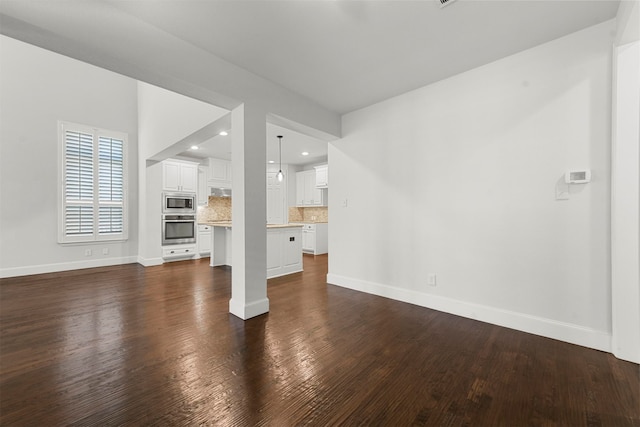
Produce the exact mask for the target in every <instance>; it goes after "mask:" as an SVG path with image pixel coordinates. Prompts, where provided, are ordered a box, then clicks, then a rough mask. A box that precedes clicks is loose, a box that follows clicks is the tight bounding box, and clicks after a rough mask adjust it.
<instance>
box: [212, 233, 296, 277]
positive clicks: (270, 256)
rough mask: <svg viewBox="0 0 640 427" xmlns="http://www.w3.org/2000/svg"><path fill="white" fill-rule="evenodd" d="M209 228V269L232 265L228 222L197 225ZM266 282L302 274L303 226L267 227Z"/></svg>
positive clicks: (230, 235) (230, 236)
mask: <svg viewBox="0 0 640 427" xmlns="http://www.w3.org/2000/svg"><path fill="white" fill-rule="evenodd" d="M200 224H203V225H209V226H211V227H212V229H213V230H212V233H211V261H210V264H209V265H211V266H212V267H216V266H219V265H229V266H231V265H233V264H232V260H231V240H232V224H231V221H206V222H200ZM266 227H267V279H270V278H272V277H278V276H284V275H287V274H292V273H297V272H300V271H302V224H268V225H267V226H266Z"/></svg>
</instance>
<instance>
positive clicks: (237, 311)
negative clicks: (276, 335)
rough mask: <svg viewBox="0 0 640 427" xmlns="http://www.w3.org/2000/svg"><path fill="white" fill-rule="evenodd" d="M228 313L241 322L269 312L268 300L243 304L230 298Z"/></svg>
mask: <svg viewBox="0 0 640 427" xmlns="http://www.w3.org/2000/svg"><path fill="white" fill-rule="evenodd" d="M229 312H230V313H231V314H233V315H234V316H237V317H239V318H241V319H242V320H247V319H251V318H252V317H256V316H260V315H261V314H265V313H268V312H269V298H263V299H261V300H258V301H254V302H250V303H248V304H244V303H243V302H242V301H239V300H237V299H233V298H231V300H230V301H229Z"/></svg>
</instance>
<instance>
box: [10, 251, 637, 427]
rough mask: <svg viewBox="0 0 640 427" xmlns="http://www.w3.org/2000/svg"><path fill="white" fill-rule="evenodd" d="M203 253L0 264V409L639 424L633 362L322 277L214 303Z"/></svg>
mask: <svg viewBox="0 0 640 427" xmlns="http://www.w3.org/2000/svg"><path fill="white" fill-rule="evenodd" d="M207 261H208V260H206V259H205V260H198V261H185V262H177V263H171V264H165V265H163V266H158V267H151V268H146V269H145V268H143V267H141V266H139V265H135V264H134V265H126V266H117V267H107V268H98V269H91V270H79V271H73V272H65V273H56V274H46V275H37V276H27V277H21V278H13V279H2V280H1V281H0V328H1V329H0V425H47V426H53V425H66V424H71V423H77V424H79V425H200V424H201V425H224V426H227V425H237V426H254V425H273V426H289V425H301V424H307V425H318V426H326V425H337V424H342V425H390V426H397V425H474V426H479V425H491V426H493V425H558V426H567V425H603V426H613V425H615V426H625V425H640V409H639V408H640V405H638V402H639V401H640V391H639V390H640V378H639V372H638V365H635V364H632V363H628V362H623V361H620V360H617V359H615V358H614V357H613V356H612V355H610V354H606V353H602V352H599V351H595V350H589V349H586V348H582V347H578V346H574V345H570V344H566V343H562V342H559V341H554V340H551V339H546V338H542V337H537V336H534V335H529V334H525V333H522V332H517V331H514V330H510V329H506V328H500V327H497V326H492V325H488V324H484V323H480V322H476V321H473V320H469V319H463V318H459V317H456V316H452V315H448V314H444V313H440V312H437V311H433V310H428V309H425V308H421V307H417V306H413V305H410V304H405V303H400V302H397V301H392V300H389V299H385V298H380V297H376V296H372V295H367V294H362V293H358V292H354V291H350V290H347V289H343V288H339V287H336V286H332V285H327V284H326V281H325V277H326V272H327V257H326V256H316V257H313V256H305V259H304V262H305V271H304V273H298V274H294V275H291V276H286V277H282V278H277V279H272V280H270V281H269V284H268V296H269V299H270V307H271V311H270V313H269V314H267V315H263V316H260V317H257V318H255V319H251V320H249V321H246V322H243V321H242V320H240V319H238V318H236V317H234V316H233V315H230V314H229V313H228V304H229V298H230V277H231V270H230V268H228V267H216V268H214V269H212V268H210V267H209V266H208V264H207Z"/></svg>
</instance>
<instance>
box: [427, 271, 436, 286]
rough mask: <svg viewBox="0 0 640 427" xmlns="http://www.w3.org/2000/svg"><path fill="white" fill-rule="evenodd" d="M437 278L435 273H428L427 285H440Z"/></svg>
mask: <svg viewBox="0 0 640 427" xmlns="http://www.w3.org/2000/svg"><path fill="white" fill-rule="evenodd" d="M437 283H438V282H437V280H436V275H435V274H428V275H427V285H429V286H438V284H437Z"/></svg>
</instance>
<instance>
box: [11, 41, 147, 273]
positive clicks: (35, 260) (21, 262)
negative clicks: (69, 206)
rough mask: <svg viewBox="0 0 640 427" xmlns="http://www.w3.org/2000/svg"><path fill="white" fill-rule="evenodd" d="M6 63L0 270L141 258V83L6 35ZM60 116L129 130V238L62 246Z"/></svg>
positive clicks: (64, 267) (67, 266) (36, 270)
mask: <svg viewBox="0 0 640 427" xmlns="http://www.w3.org/2000/svg"><path fill="white" fill-rule="evenodd" d="M0 64H1V69H0V110H1V114H0V201H1V203H0V275H2V276H14V275H23V274H31V273H40V272H47V271H59V270H67V269H74V268H82V267H92V266H97V265H108V264H117V263H123V262H133V261H135V255H136V254H137V246H138V242H137V158H138V157H137V150H138V146H137V121H136V116H137V115H136V102H137V101H136V82H135V81H134V80H132V79H129V78H126V77H123V76H120V75H118V74H114V73H112V72H109V71H105V70H103V69H100V68H97V67H94V66H91V65H88V64H85V63H82V62H79V61H76V60H74V59H70V58H67V57H64V56H61V55H58V54H55V53H52V52H49V51H46V50H43V49H40V48H37V47H34V46H32V45H28V44H25V43H23V42H19V41H17V40H14V39H11V38H8V37H5V36H0ZM58 120H63V121H70V122H75V123H81V124H87V125H92V126H97V127H100V128H103V129H111V130H116V131H122V132H126V133H128V135H129V151H128V155H129V197H128V199H129V209H130V213H129V220H130V224H129V225H130V228H129V240H128V241H126V242H118V243H100V244H94V245H60V244H58V243H57V227H58V211H57V197H58V183H57V180H58V178H57V177H58V175H57V173H58V170H57V168H58V139H57V138H58V133H57V121H58ZM88 248H90V249H92V253H93V255H92V256H90V257H86V256H85V255H84V253H85V249H88ZM103 248H108V249H109V254H108V255H102V249H103Z"/></svg>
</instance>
